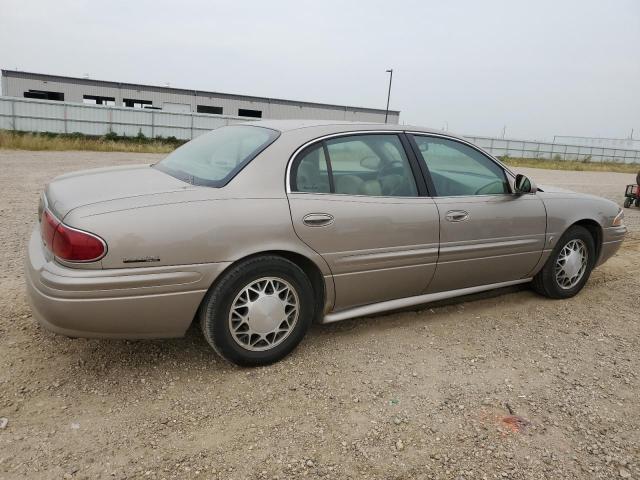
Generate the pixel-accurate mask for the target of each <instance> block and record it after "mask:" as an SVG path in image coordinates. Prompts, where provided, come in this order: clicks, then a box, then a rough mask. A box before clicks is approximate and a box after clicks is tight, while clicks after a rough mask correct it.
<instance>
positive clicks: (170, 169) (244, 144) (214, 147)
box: [155, 125, 279, 187]
mask: <svg viewBox="0 0 640 480" xmlns="http://www.w3.org/2000/svg"><path fill="white" fill-rule="evenodd" d="M278 136H279V133H278V132H277V131H275V130H271V129H269V128H263V127H253V126H245V125H234V126H228V127H221V128H217V129H216V130H213V131H212V132H209V133H206V134H204V135H201V136H200V137H198V138H196V139H195V140H191V141H190V142H189V143H186V144H185V145H183V146H182V147H180V148H178V149H177V150H175V151H174V152H173V153H171V154H170V155H169V156H168V157H167V158H165V159H164V160H162V161H161V162H159V163H156V164H155V168H157V169H159V170H161V171H163V172H165V173H168V174H169V175H172V176H174V177H176V178H179V179H181V180H184V181H186V182H189V183H192V184H194V185H204V186H209V187H221V186H224V185H226V184H227V183H228V182H229V181H230V180H231V179H232V178H233V177H234V176H235V175H236V174H237V173H238V172H239V171H240V170H241V169H242V168H243V167H244V166H245V165H246V164H247V163H249V162H250V161H251V160H253V158H255V157H256V156H257V155H258V154H259V153H260V152H262V151H263V150H264V149H265V148H267V147H268V146H269V145H271V143H273V142H274V141H275V140H276V138H278Z"/></svg>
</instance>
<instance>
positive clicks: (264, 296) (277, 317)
mask: <svg viewBox="0 0 640 480" xmlns="http://www.w3.org/2000/svg"><path fill="white" fill-rule="evenodd" d="M299 311H300V301H299V299H298V294H297V292H296V290H295V288H293V287H292V286H291V284H290V283H289V282H287V281H286V280H283V279H282V278H277V277H264V278H260V279H258V280H254V281H252V282H251V283H250V284H248V285H247V286H245V287H244V288H243V289H242V290H240V293H238V295H236V298H235V299H234V300H233V302H232V303H231V309H230V311H229V331H230V332H231V336H232V337H233V339H234V340H235V342H236V343H237V344H238V345H240V346H241V347H242V348H244V349H246V350H250V351H253V352H261V351H265V350H270V349H272V348H274V347H276V346H277V345H280V344H281V343H282V342H283V341H284V340H285V339H286V338H287V337H288V336H289V335H290V334H291V332H292V331H293V329H294V327H295V325H296V323H297V321H298V313H299Z"/></svg>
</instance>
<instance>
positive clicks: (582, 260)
mask: <svg viewBox="0 0 640 480" xmlns="http://www.w3.org/2000/svg"><path fill="white" fill-rule="evenodd" d="M595 252H596V248H595V241H594V240H593V237H592V236H591V233H589V231H588V230H587V229H586V228H584V227H581V226H580V225H574V226H572V227H571V228H569V229H568V230H567V231H566V232H565V233H564V235H562V237H560V240H559V241H558V243H557V244H556V246H555V248H554V249H553V251H552V252H551V255H550V257H549V259H548V260H547V263H546V264H545V265H544V267H543V268H542V270H540V272H538V274H537V275H536V276H535V277H534V278H533V288H534V289H535V290H536V291H537V292H538V293H540V294H541V295H544V296H547V297H549V298H569V297H573V296H574V295H575V294H577V293H578V292H579V291H580V290H582V287H584V284H585V283H587V280H589V275H590V274H591V270H593V266H594V264H595Z"/></svg>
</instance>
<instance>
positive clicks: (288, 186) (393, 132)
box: [285, 129, 516, 198]
mask: <svg viewBox="0 0 640 480" xmlns="http://www.w3.org/2000/svg"><path fill="white" fill-rule="evenodd" d="M376 133H377V134H382V135H389V134H391V135H399V134H401V133H406V134H409V135H423V136H428V137H440V138H445V139H447V140H453V141H455V142H460V143H463V144H465V145H467V146H469V147H471V148H473V149H474V150H477V151H478V152H480V153H481V154H483V155H485V156H486V157H488V158H489V160H492V161H493V162H495V163H496V164H498V166H500V167H501V168H502V169H504V170H505V171H506V172H507V173H508V174H509V175H511V177H512V178H513V179H514V180H515V178H516V174H515V173H513V171H511V169H509V167H508V166H506V165H505V164H504V163H502V162H501V161H500V160H498V159H497V158H496V157H494V156H493V155H491V154H490V153H489V152H486V151H484V150H483V149H481V148H480V147H478V146H477V145H474V144H473V143H471V142H468V141H467V140H464V139H463V138H460V137H456V136H453V135H444V134H440V133H431V132H420V131H415V130H397V129H396V130H388V129H380V130H353V131H348V132H339V133H331V134H328V135H323V136H321V137H317V138H314V139H313V140H309V141H308V142H306V143H304V144H302V146H300V147H298V148H297V149H296V150H295V151H294V152H293V154H292V155H291V157H289V161H288V163H287V173H286V176H285V177H286V178H285V191H286V193H287V195H288V194H291V193H294V194H312V195H343V196H363V197H369V198H372V197H374V196H373V195H349V194H346V193H323V192H292V191H291V165H292V164H293V162H294V161H295V159H296V157H297V156H298V154H299V153H300V152H301V151H302V150H304V149H305V148H307V147H308V146H309V145H312V144H314V143H317V142H321V141H322V140H326V139H328V138H334V137H344V136H350V135H359V134H376ZM499 195H514V194H513V193H509V194H506V193H503V194H499ZM482 196H496V195H495V194H494V195H482ZM381 198H436V197H432V196H427V197H421V196H420V195H417V196H413V197H388V196H382V197H381ZM438 198H445V197H438Z"/></svg>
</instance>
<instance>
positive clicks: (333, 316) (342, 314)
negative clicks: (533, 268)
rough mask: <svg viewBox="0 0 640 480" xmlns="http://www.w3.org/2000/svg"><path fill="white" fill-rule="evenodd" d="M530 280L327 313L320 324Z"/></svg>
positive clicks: (433, 294) (525, 281)
mask: <svg viewBox="0 0 640 480" xmlns="http://www.w3.org/2000/svg"><path fill="white" fill-rule="evenodd" d="M531 280H532V279H531V278H524V279H520V280H512V281H509V282H500V283H492V284H489V285H480V286H478V287H468V288H460V289H458V290H448V291H446V292H437V293H427V294H425V295H417V296H415V297H407V298H399V299H397V300H387V301H386V302H380V303H373V304H371V305H364V306H362V307H354V308H349V309H347V310H342V311H339V312H334V313H329V314H327V315H325V316H324V317H323V319H322V321H321V322H320V323H333V322H340V321H342V320H347V319H349V318H355V317H365V316H368V315H374V314H376V313H382V312H387V311H389V310H399V309H401V308H406V307H412V306H414V305H420V304H423V303H430V302H436V301H439V300H446V299H448V298H454V297H460V296H463V295H470V294H472V293H479V292H484V291H487V290H493V289H496V288H503V287H510V286H512V285H519V284H521V283H527V282H530V281H531Z"/></svg>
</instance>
